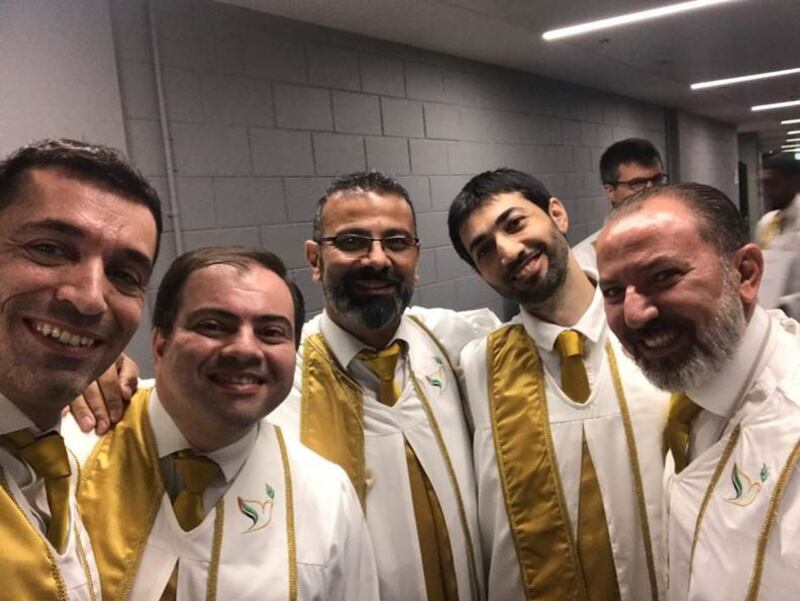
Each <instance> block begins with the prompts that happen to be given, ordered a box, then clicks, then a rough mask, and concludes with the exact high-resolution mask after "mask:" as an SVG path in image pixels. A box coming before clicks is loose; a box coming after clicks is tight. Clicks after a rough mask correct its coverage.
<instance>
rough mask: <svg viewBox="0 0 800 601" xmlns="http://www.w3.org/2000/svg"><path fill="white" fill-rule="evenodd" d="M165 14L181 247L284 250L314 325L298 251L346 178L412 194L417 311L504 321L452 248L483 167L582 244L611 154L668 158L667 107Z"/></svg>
mask: <svg viewBox="0 0 800 601" xmlns="http://www.w3.org/2000/svg"><path fill="white" fill-rule="evenodd" d="M110 3H111V13H112V20H113V27H114V37H115V44H116V51H117V63H118V70H119V73H120V87H121V91H122V105H123V113H124V121H125V128H126V134H127V138H128V146H129V152H130V154H131V156H132V158H133V160H134V161H135V162H136V163H137V164H138V165H139V166H140V167H141V168H142V169H143V170H144V171H145V173H146V174H147V175H148V176H150V177H151V178H153V180H154V181H155V183H156V185H158V186H159V187H160V188H161V189H162V191H163V192H164V194H166V180H165V174H166V168H165V164H164V149H163V147H162V144H161V137H160V136H161V134H160V128H159V122H158V118H159V115H158V105H157V101H156V94H155V76H154V71H153V64H152V63H153V56H152V52H151V46H150V40H149V37H150V32H149V24H148V19H147V8H146V4H145V3H144V2H143V1H142V0H110ZM154 5H155V9H156V12H155V17H156V18H155V22H156V24H157V31H158V39H159V44H160V49H161V60H162V63H163V78H164V84H165V89H166V103H167V114H168V119H169V126H170V129H171V135H172V140H171V145H172V151H173V154H174V159H175V168H176V177H177V189H178V205H179V208H180V222H181V228H182V230H183V232H184V240H185V244H186V247H187V249H188V248H193V247H196V246H201V245H207V244H212V243H239V244H250V245H255V246H263V247H266V248H269V249H270V250H273V251H275V252H277V253H279V254H280V255H281V256H282V257H283V258H284V259H285V260H286V262H287V264H288V265H289V267H290V268H291V269H292V271H293V272H294V277H295V278H296V280H297V281H298V283H299V284H300V285H301V287H302V289H303V292H304V293H305V295H306V298H307V302H308V308H309V310H310V311H312V312H314V311H319V310H320V309H321V295H320V291H319V289H318V287H317V286H316V285H314V284H313V283H312V282H311V279H310V274H309V271H308V269H307V268H306V267H305V261H304V257H303V241H304V240H305V239H306V238H308V237H309V236H310V233H311V227H310V222H311V218H312V214H313V209H314V206H315V203H316V200H317V198H318V197H319V195H320V194H321V192H322V191H323V189H324V187H325V186H326V184H327V183H328V182H329V181H330V179H331V178H332V177H333V176H335V175H337V174H341V173H346V172H349V171H353V170H357V169H367V168H368V169H381V170H384V171H386V172H388V173H390V174H392V175H395V176H396V177H397V178H398V179H399V181H400V182H401V183H402V184H403V185H404V186H406V187H407V188H408V190H409V192H410V193H411V196H412V198H413V200H414V203H415V206H416V210H417V212H418V222H419V236H420V238H421V240H422V256H421V260H420V267H419V276H420V280H419V285H418V288H417V292H416V295H415V298H414V302H415V303H417V304H421V305H426V306H447V307H452V308H455V309H469V308H475V307H482V306H489V307H492V308H493V309H495V310H496V311H497V312H498V313H500V312H501V306H502V304H501V302H500V299H499V297H498V296H497V295H496V294H495V293H494V292H493V291H492V290H491V289H490V288H489V287H488V286H486V285H485V284H483V282H482V281H480V280H479V279H478V278H477V277H476V276H475V275H474V274H473V273H472V271H471V270H470V268H469V267H467V266H466V265H465V264H464V263H463V262H461V261H460V259H458V257H457V255H456V254H455V251H454V250H453V249H452V247H451V245H450V241H449V238H448V234H447V228H446V219H447V209H448V207H449V205H450V202H451V201H452V199H453V197H454V196H455V194H456V193H457V192H458V190H459V189H460V187H461V186H462V185H463V184H464V183H465V182H466V181H467V180H468V179H469V178H470V177H471V176H473V175H475V174H476V173H478V172H480V171H483V170H485V169H490V168H495V167H500V166H509V167H514V168H518V169H522V170H526V171H529V172H531V173H533V174H535V175H536V176H537V177H539V178H541V179H542V180H543V181H544V182H545V184H546V185H547V186H548V187H549V188H550V190H551V192H552V193H553V194H554V195H556V196H558V197H559V198H560V199H561V200H562V201H564V202H565V204H566V206H567V209H568V211H569V214H570V220H571V231H570V234H569V238H570V240H571V241H572V242H576V241H579V240H580V239H582V238H583V237H585V236H586V235H588V234H589V233H591V232H592V231H594V230H595V229H596V228H597V227H599V225H600V224H601V222H602V219H603V217H604V216H605V214H606V212H607V204H606V201H605V199H604V197H603V193H602V188H601V185H600V180H599V175H598V173H597V165H598V162H599V158H600V154H601V153H602V152H603V150H604V149H605V148H606V147H607V146H608V145H609V144H611V143H612V142H614V141H616V140H619V139H622V138H626V137H630V136H641V137H646V138H649V139H651V140H653V142H654V143H656V144H657V145H658V146H659V147H660V148H664V145H665V144H664V141H665V140H664V138H665V125H664V110H663V109H662V107H659V106H654V105H649V104H646V103H642V102H637V101H634V100H630V99H627V98H623V97H619V96H614V95H611V94H607V93H602V92H597V91H593V90H589V89H585V88H580V87H576V86H571V85H568V84H564V83H561V82H557V81H554V80H548V79H544V78H541V77H537V76H533V75H530V74H526V73H521V72H517V71H512V70H508V69H501V68H497V67H492V66H487V65H483V64H480V63H475V62H470V61H465V60H461V59H457V58H453V57H449V56H445V55H441V54H436V53H432V52H428V51H424V50H419V49H415V48H411V47H407V46H401V45H397V44H391V43H387V42H383V41H378V40H374V39H370V38H366V37H363V36H357V35H353V34H348V33H344V32H338V31H334V30H330V29H325V28H321V27H317V26H312V25H308V24H302V23H298V22H295V21H290V20H287V19H283V18H278V17H273V16H269V15H265V14H261V13H255V12H251V11H247V10H244V9H239V8H235V7H231V6H227V5H220V4H216V3H213V2H209V1H206V0H159V1H158V2H156V3H154ZM162 248H163V251H162V257H161V260H160V261H159V266H158V269H157V273H156V276H155V277H154V279H153V282H152V286H153V287H156V286H157V285H158V282H159V280H160V275H161V274H162V273H163V269H164V267H165V265H167V264H168V263H169V262H170V261H171V260H172V258H174V256H175V245H174V239H173V237H172V234H171V233H170V232H168V233H166V234H165V236H164V241H163V247H162ZM153 297H154V295H153V294H152V291H151V294H150V295H149V303H150V304H152V301H153ZM142 336H144V334H141V335H140V340H143V338H142ZM142 344H143V343H142ZM142 348H144V346H142ZM142 360H143V361H145V369H147V363H146V362H147V359H146V358H145V357H142Z"/></svg>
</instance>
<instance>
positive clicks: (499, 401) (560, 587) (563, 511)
mask: <svg viewBox="0 0 800 601" xmlns="http://www.w3.org/2000/svg"><path fill="white" fill-rule="evenodd" d="M486 348H487V353H486V358H487V362H488V365H487V368H488V371H487V373H488V374H489V382H488V389H489V409H490V413H491V416H492V431H493V439H494V445H495V453H496V455H497V469H498V472H499V475H500V482H501V484H502V488H503V495H504V498H505V504H506V514H507V515H508V521H509V525H510V527H511V535H512V538H513V540H514V547H515V548H516V551H517V559H518V561H519V564H520V575H521V576H522V584H523V587H524V589H525V597H526V599H530V600H533V599H536V600H537V601H586V600H587V599H588V594H587V591H586V584H585V582H584V579H583V575H582V573H581V566H580V561H579V560H578V554H577V550H576V546H575V540H574V537H573V535H572V527H571V525H570V522H569V517H568V515H569V514H568V513H567V507H566V502H565V500H564V493H563V489H562V486H561V475H560V474H559V471H558V467H557V463H556V454H555V449H554V447H553V440H552V436H551V432H550V420H549V417H548V413H547V397H546V394H545V388H544V371H543V369H542V361H541V359H540V357H539V354H538V353H537V352H536V349H535V348H534V346H533V343H532V341H531V340H530V337H529V336H528V334H527V333H526V332H525V329H524V328H523V327H522V326H521V325H513V326H507V327H504V328H501V329H499V330H496V331H494V332H492V333H491V334H490V335H489V338H488V341H487V347H486Z"/></svg>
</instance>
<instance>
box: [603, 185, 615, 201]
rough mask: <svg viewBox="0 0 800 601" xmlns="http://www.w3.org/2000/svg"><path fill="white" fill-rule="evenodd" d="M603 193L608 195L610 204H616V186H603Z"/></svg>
mask: <svg viewBox="0 0 800 601" xmlns="http://www.w3.org/2000/svg"><path fill="white" fill-rule="evenodd" d="M603 192H605V193H606V198H607V199H608V202H610V203H611V204H612V205H613V204H614V186H612V185H611V184H603Z"/></svg>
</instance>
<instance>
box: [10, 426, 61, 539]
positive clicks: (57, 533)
mask: <svg viewBox="0 0 800 601" xmlns="http://www.w3.org/2000/svg"><path fill="white" fill-rule="evenodd" d="M2 440H3V443H4V444H5V445H6V446H7V447H9V448H11V449H12V450H13V451H14V452H15V453H16V454H17V455H18V456H19V457H21V458H22V459H23V460H24V461H25V462H26V463H27V464H28V465H29V466H31V469H32V470H33V471H34V472H36V475H37V476H39V477H40V478H42V479H43V480H44V487H45V492H46V494H47V506H48V508H49V509H50V521H49V523H48V525H47V539H48V540H49V541H50V542H51V543H52V544H53V546H54V547H55V548H56V549H57V550H58V552H59V553H63V551H64V549H65V547H66V546H67V539H68V538H69V477H70V475H71V474H72V470H71V469H70V466H69V458H68V457H67V449H66V447H65V446H64V439H63V438H62V437H61V435H60V434H58V433H57V432H50V433H48V434H45V435H44V436H41V437H39V438H35V437H34V435H33V433H32V432H31V431H30V430H29V429H24V430H17V431H16V432H11V433H9V434H5V435H4V436H2Z"/></svg>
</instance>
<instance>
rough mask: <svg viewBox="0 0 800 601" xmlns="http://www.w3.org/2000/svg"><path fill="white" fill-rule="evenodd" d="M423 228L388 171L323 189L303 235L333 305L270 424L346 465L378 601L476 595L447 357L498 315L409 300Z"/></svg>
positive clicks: (314, 324)
mask: <svg viewBox="0 0 800 601" xmlns="http://www.w3.org/2000/svg"><path fill="white" fill-rule="evenodd" d="M416 235H417V234H416V218H415V214H414V209H413V207H412V205H411V201H410V199H409V197H408V193H407V192H406V191H405V189H403V187H402V186H400V185H399V184H398V183H397V182H395V181H394V180H392V179H390V178H388V177H386V176H385V175H382V174H380V173H378V172H370V173H355V174H352V175H349V176H345V177H342V178H340V179H338V180H336V181H335V182H333V184H332V185H331V186H330V187H329V188H328V190H327V192H326V194H325V196H324V197H323V198H322V199H321V200H320V201H319V203H318V205H317V212H316V214H315V216H314V237H313V240H309V241H308V242H306V257H307V259H308V263H309V265H310V266H311V270H312V276H313V279H314V280H315V281H316V282H319V283H321V284H322V290H323V295H324V302H325V311H324V312H323V313H322V315H321V316H319V317H317V318H315V319H313V320H312V321H311V322H309V323H308V324H306V326H305V328H304V329H303V343H302V348H301V350H300V353H299V358H298V369H297V374H296V376H295V389H294V391H293V393H292V395H291V396H290V397H289V399H288V400H287V402H286V403H284V404H283V405H282V406H281V407H279V408H278V410H277V411H275V412H274V413H273V414H271V415H270V419H271V420H274V421H276V423H280V424H281V425H282V426H284V427H285V429H286V430H287V432H292V433H293V434H294V435H295V436H297V437H299V438H300V440H301V441H302V442H303V443H304V444H306V445H307V446H309V447H310V448H312V449H314V450H315V451H317V452H318V453H320V454H321V455H323V456H324V457H326V458H328V459H330V460H332V461H334V462H336V463H338V464H339V465H341V466H342V467H343V468H344V469H345V471H347V473H348V475H349V476H350V478H351V480H352V482H353V484H354V485H355V487H356V491H357V492H358V494H359V496H360V497H361V502H362V505H363V506H364V509H365V511H366V515H367V525H368V527H369V530H370V534H371V536H372V542H373V544H374V546H375V556H376V561H377V564H378V574H379V578H380V593H381V595H380V598H381V600H382V601H408V600H410V599H413V600H415V601H417V600H421V601H424V600H426V599H427V600H428V601H451V600H452V601H455V600H456V599H459V600H460V601H470V600H472V601H478V600H479V599H481V598H483V597H482V572H481V560H480V555H479V552H480V549H479V548H478V544H477V522H476V513H475V482H474V478H473V474H472V468H471V465H472V463H471V461H472V460H471V454H470V440H469V433H468V431H467V426H466V423H465V421H464V416H463V413H462V409H461V396H460V394H459V385H458V378H457V377H456V374H455V372H454V367H453V365H452V362H451V357H458V353H459V352H460V350H461V347H462V346H463V345H464V344H465V343H466V342H467V341H468V340H470V339H471V338H473V337H475V336H476V335H479V334H480V333H481V332H486V331H488V330H489V329H491V328H493V327H495V326H496V324H497V319H496V317H495V316H494V315H493V314H492V313H491V312H489V311H487V310H481V311H476V312H469V313H456V312H454V311H447V310H444V309H420V308H408V305H409V302H410V300H411V296H412V293H413V290H414V283H415V281H416V278H417V262H418V260H419V241H418V240H417V237H416Z"/></svg>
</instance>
